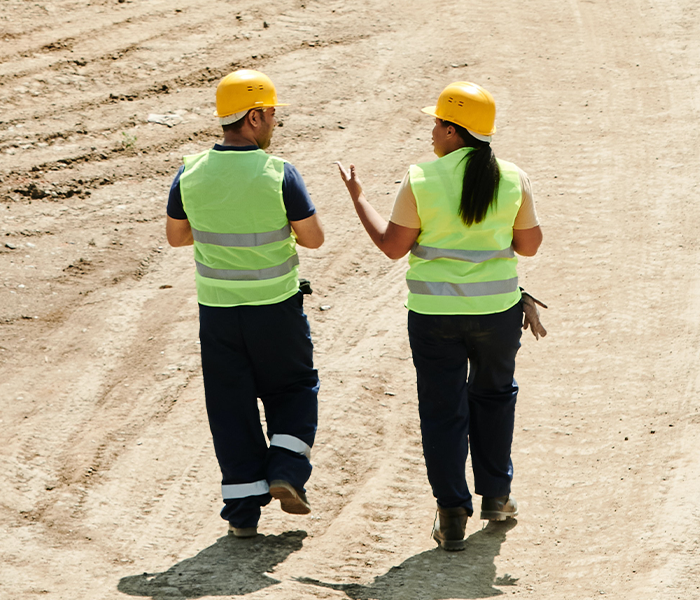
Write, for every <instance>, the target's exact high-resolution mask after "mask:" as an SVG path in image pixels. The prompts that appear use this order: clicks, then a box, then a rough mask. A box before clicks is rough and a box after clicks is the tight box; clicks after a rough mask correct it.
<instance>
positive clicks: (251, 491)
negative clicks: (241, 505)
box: [221, 479, 270, 500]
mask: <svg viewBox="0 0 700 600" xmlns="http://www.w3.org/2000/svg"><path fill="white" fill-rule="evenodd" d="M269 491H270V488H269V486H268V485H267V481H265V480H264V479H261V480H260V481H254V482H253V483H229V484H226V485H222V486H221V495H222V496H223V498H224V500H235V499H238V498H248V497H249V496H262V495H263V494H267V493H268V492H269Z"/></svg>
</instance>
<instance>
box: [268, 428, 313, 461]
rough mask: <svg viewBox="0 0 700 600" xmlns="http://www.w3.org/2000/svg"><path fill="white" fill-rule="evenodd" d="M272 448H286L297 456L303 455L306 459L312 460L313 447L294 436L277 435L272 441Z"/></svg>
mask: <svg viewBox="0 0 700 600" xmlns="http://www.w3.org/2000/svg"><path fill="white" fill-rule="evenodd" d="M270 446H277V447H278V448H285V449H286V450H291V451H292V452H296V453H297V454H303V455H304V456H306V458H308V459H309V460H311V447H310V446H309V445H308V444H307V443H306V442H304V441H303V440H300V439H299V438H298V437H294V436H293V435H287V434H286V433H275V434H274V435H273V436H272V439H271V440H270Z"/></svg>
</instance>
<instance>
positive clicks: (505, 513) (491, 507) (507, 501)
mask: <svg viewBox="0 0 700 600" xmlns="http://www.w3.org/2000/svg"><path fill="white" fill-rule="evenodd" d="M517 516H518V503H517V502H516V501H515V498H512V497H511V496H501V497H500V498H487V497H486V496H484V497H483V498H482V499H481V518H482V519H483V520H484V521H505V520H506V519H512V518H513V517H517Z"/></svg>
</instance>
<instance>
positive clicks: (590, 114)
mask: <svg viewBox="0 0 700 600" xmlns="http://www.w3.org/2000/svg"><path fill="white" fill-rule="evenodd" d="M1 4H2V6H1V9H2V10H1V11H0V283H1V286H0V368H1V375H0V598H2V599H3V600H5V599H7V600H30V599H35V598H43V599H46V600H58V599H65V600H102V599H104V600H116V599H126V598H129V597H135V598H139V597H142V598H153V599H173V600H174V599H181V598H188V599H190V598H220V597H224V598H239V597H245V598H249V599H250V600H259V599H270V600H286V599H321V598H324V599H325V598H328V599H343V598H351V599H356V600H360V599H368V600H369V599H377V600H424V599H425V600H438V599H439V600H447V599H471V598H485V597H490V596H497V595H506V596H508V597H511V596H513V597H524V598H535V599H538V600H577V599H591V598H615V599H621V600H630V599H634V600H660V599H663V600H666V599H676V598H682V599H684V600H686V599H694V598H700V562H699V560H698V556H699V553H700V547H699V546H700V505H699V504H698V497H700V459H699V454H700V446H699V444H700V412H699V407H698V394H699V391H700V378H699V376H698V363H699V362H700V268H699V267H700V244H699V242H698V234H697V228H698V223H700V204H699V203H698V192H699V191H700V190H699V189H698V181H699V179H700V153H699V152H698V148H700V127H698V123H699V122H700V70H699V69H698V65H700V5H698V3H697V2H696V1H695V0H617V1H616V2H603V1H601V0H532V1H529V2H519V3H516V2H511V1H506V0H472V1H470V2H457V1H456V0H403V1H399V0H356V1H354V2H341V1H339V0H327V1H321V0H270V1H267V2H262V1H259V0H249V1H247V2H242V1H240V0H207V1H204V0H190V1H189V2H183V1H181V0H151V1H148V2H136V1H133V0H89V1H88V2H75V1H72V0H54V1H51V2H48V1H44V2H42V1H39V2H27V1H24V0H3V1H2V3H1ZM237 68H255V69H259V70H262V71H264V72H265V73H267V74H268V75H269V76H270V77H271V78H272V79H273V81H274V82H275V83H276V85H277V89H278V92H279V97H280V100H281V101H283V102H288V103H289V104H290V106H288V107H285V108H283V109H282V108H281V109H279V110H278V117H279V120H280V123H279V126H278V128H277V129H276V131H275V135H274V138H273V143H272V146H271V147H270V151H271V152H272V153H274V154H276V155H278V156H281V157H283V158H285V159H287V160H289V161H290V162H292V163H293V164H294V165H295V166H296V167H297V168H298V169H299V171H300V172H301V174H302V175H303V177H304V179H305V181H306V183H307V186H308V189H309V191H310V194H311V196H312V198H313V200H314V202H315V204H316V206H317V208H318V214H319V216H320V217H321V219H322V222H323V224H324V227H325V231H326V243H325V245H324V246H323V247H322V248H321V249H319V250H306V249H304V248H301V249H300V251H299V253H300V259H301V275H302V276H303V277H306V278H308V279H310V280H311V283H312V288H313V295H311V296H307V297H306V298H305V308H306V312H307V313H308V317H309V321H310V324H311V330H312V335H313V339H314V344H315V360H316V364H317V367H318V369H319V372H320V377H321V392H320V398H319V400H320V402H319V426H318V434H317V437H316V443H315V445H314V448H313V456H312V459H313V464H314V471H313V474H312V476H311V479H310V480H309V482H308V485H307V489H308V496H309V500H310V502H311V505H312V513H311V515H309V516H304V517H300V516H293V515H288V514H286V513H283V512H282V511H281V510H280V508H279V503H278V502H274V503H272V504H270V505H269V506H267V507H266V508H265V509H264V510H263V516H262V519H261V522H260V533H261V535H259V536H258V537H257V538H255V539H252V540H238V539H234V538H233V537H228V536H227V534H226V523H225V522H224V521H223V520H221V518H220V517H219V514H218V513H219V510H220V508H221V497H220V473H219V470H218V466H217V463H216V460H215V456H214V451H213V446H212V442H211V436H210V433H209V428H208V424H207V419H206V413H205V406H204V397H203V386H202V375H201V367H200V357H199V344H198V315H197V300H196V294H195V289H194V264H193V260H192V251H191V249H190V248H179V249H172V248H170V247H169V246H168V244H167V242H166V239H165V207H166V202H167V196H168V190H169V186H170V183H171V181H172V179H173V176H174V175H175V173H176V171H177V169H178V167H179V166H180V165H181V157H182V156H183V155H184V154H191V153H195V152H198V151H201V150H204V149H206V148H209V147H211V146H212V145H213V144H214V143H215V142H217V141H219V139H220V128H219V126H218V123H217V120H216V119H215V118H214V116H213V111H214V90H215V87H216V84H217V82H218V80H219V79H220V78H221V77H222V76H224V75H226V74H227V73H229V72H230V71H232V70H234V69H237ZM457 80H467V81H474V82H477V83H479V84H481V85H483V86H484V87H486V88H487V89H488V90H490V91H491V92H492V93H493V95H494V96H495V98H496V102H497V107H498V115H497V127H498V132H497V134H496V136H495V137H494V142H493V147H494V150H495V152H496V155H497V156H498V157H500V158H503V159H506V160H510V161H512V162H515V163H516V164H518V165H519V166H520V167H521V168H522V169H524V170H525V171H526V172H527V173H528V174H529V176H530V178H531V180H532V184H533V190H534V194H535V198H536V204H537V210H538V214H539V217H540V221H541V224H542V228H543V231H544V235H545V241H544V244H543V246H542V248H541V250H540V253H539V254H538V255H537V256H536V257H534V258H526V259H522V260H521V261H520V264H519V273H520V277H521V284H522V285H523V286H524V287H525V288H526V289H527V290H528V291H530V292H531V293H532V294H534V295H535V296H537V297H539V298H541V299H542V300H543V301H545V302H546V303H547V304H548V305H549V309H548V310H543V311H542V312H543V320H544V323H545V326H546V327H547V329H548V330H549V335H548V336H547V337H546V338H545V339H541V340H539V341H536V340H535V339H534V337H532V336H531V335H530V333H529V332H525V334H524V336H523V345H522V349H521V351H520V353H519V359H518V367H517V372H516V378H517V380H518V383H519V385H520V388H521V392H520V395H519V398H518V407H517V415H516V428H515V438H514V445H513V462H514V465H515V478H514V481H513V495H514V496H515V497H516V498H517V499H518V502H519V504H520V515H519V517H518V519H517V521H508V522H506V523H503V524H487V523H485V522H482V521H480V520H479V518H478V509H479V498H478V497H476V498H475V508H476V511H477V512H476V514H475V518H472V519H470V520H469V522H468V524H467V536H468V540H467V548H466V550H465V551H463V552H458V553H447V552H445V551H443V550H441V549H439V548H437V546H436V544H435V543H434V542H433V541H432V540H431V537H430V532H431V528H432V525H433V518H434V514H435V502H434V499H433V497H432V494H431V491H430V487H429V485H428V482H427V477H426V473H425V465H424V461H423V456H422V449H421V440H420V431H419V421H418V411H417V400H416V385H415V372H414V369H413V365H412V362H411V353H410V349H409V346H408V340H407V334H406V317H407V313H406V309H405V308H404V301H405V295H406V286H405V281H404V274H405V271H406V259H401V260H398V261H391V260H389V259H388V258H386V257H384V256H383V255H382V254H381V253H380V252H379V251H378V250H377V249H376V248H375V247H374V246H373V245H372V243H371V241H370V239H369V238H368V236H367V235H366V234H365V232H364V230H363V229H362V227H361V225H360V223H359V220H358V219H357V217H356V215H355V213H354V210H353V207H352V204H351V202H350V199H349V197H348V196H347V193H346V191H345V188H344V186H343V184H342V182H341V180H340V178H339V177H338V174H337V169H336V167H335V165H334V164H333V162H334V161H336V160H342V161H343V162H344V163H346V164H348V163H354V164H355V165H357V169H358V172H359V174H360V177H361V178H362V179H363V181H364V184H365V188H366V191H367V195H368V198H369V200H370V201H371V202H372V203H373V204H374V206H376V207H377V208H378V210H379V211H380V212H381V213H382V214H383V215H384V216H386V217H388V216H389V214H390V210H391V206H392V203H393V200H394V197H395V193H396V191H397V189H398V187H399V186H398V183H399V182H400V180H401V179H402V177H403V175H404V173H405V172H406V169H407V167H408V165H409V164H411V163H416V162H419V161H424V160H430V159H431V157H432V148H431V144H430V141H431V134H430V132H431V129H432V120H431V119H430V117H427V116H426V115H424V114H422V113H421V112H420V108H422V107H424V106H426V105H429V104H433V103H434V102H435V100H436V99H437V96H438V94H439V92H440V91H441V90H442V88H443V87H444V86H446V85H447V84H448V83H450V82H453V81H457ZM470 479H471V478H470Z"/></svg>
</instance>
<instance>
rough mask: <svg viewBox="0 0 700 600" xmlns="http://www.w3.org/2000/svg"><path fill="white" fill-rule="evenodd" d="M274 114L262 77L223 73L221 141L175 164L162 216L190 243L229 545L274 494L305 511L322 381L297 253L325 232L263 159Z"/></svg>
mask: <svg viewBox="0 0 700 600" xmlns="http://www.w3.org/2000/svg"><path fill="white" fill-rule="evenodd" d="M276 106H286V105H283V104H280V103H279V102H277V92H276V90H275V87H274V85H273V83H272V81H271V80H270V79H269V78H268V77H267V76H266V75H264V74H262V73H260V72H258V71H252V70H240V71H236V72H234V73H231V74H229V75H227V76H226V77H224V78H223V79H222V80H221V81H220V83H219V85H218V88H217V91H216V109H217V115H218V117H219V121H220V123H221V125H222V128H223V141H222V142H221V144H216V145H214V148H213V149H211V150H207V151H205V152H202V153H200V154H196V155H192V156H185V157H184V163H185V164H184V166H183V167H181V168H180V171H179V172H178V174H177V176H176V177H175V180H174V181H173V184H172V187H171V190H170V196H169V199H168V209H167V214H168V216H167V226H166V234H167V238H168V242H169V244H170V245H171V246H174V247H178V246H188V245H194V258H195V263H196V275H195V278H196V285H197V299H198V301H199V321H200V340H201V352H202V373H203V376H204V391H205V397H206V406H207V414H208V417H209V426H210V428H211V432H212V436H213V439H214V448H215V451H216V456H217V459H218V461H219V466H220V467H221V473H222V488H221V489H222V495H223V500H224V508H223V509H222V511H221V516H222V518H224V519H225V520H227V521H228V522H229V531H230V532H231V533H232V534H233V535H235V536H236V537H253V536H255V535H257V525H258V520H259V518H260V508H261V507H262V506H265V505H266V504H268V503H269V502H270V500H271V498H276V499H279V500H280V503H281V507H282V510H284V511H285V512H288V513H292V514H308V513H309V512H310V510H311V509H310V506H309V503H308V500H307V499H306V495H305V490H304V484H305V483H306V481H307V480H308V479H309V476H310V475H311V463H310V462H309V458H310V453H311V452H310V451H311V446H312V445H313V442H314V436H315V434H316V423H317V410H318V405H317V394H318V389H319V381H318V374H317V371H316V370H315V369H314V367H313V358H312V352H313V347H312V343H311V336H310V332H309V324H308V321H307V319H306V315H305V314H304V311H303V307H302V293H301V291H300V290H299V277H298V266H297V265H298V263H299V259H298V257H297V254H296V250H295V245H296V244H301V245H302V246H305V247H307V248H318V247H319V246H321V244H323V241H324V235H323V229H322V226H321V222H320V220H319V218H318V216H317V214H316V210H315V208H314V205H313V203H312V202H311V199H310V197H309V194H308V192H307V190H306V186H305V185H304V181H303V179H302V178H301V175H300V174H299V172H298V171H297V170H296V169H295V168H294V167H293V166H292V165H291V164H289V163H287V162H286V161H284V160H283V159H281V158H277V157H275V156H271V155H268V154H267V153H266V152H265V151H264V150H265V148H267V147H268V146H269V145H270V140H271V138H272V132H273V130H274V127H275V125H276V120H275V107H276ZM257 398H260V399H261V401H262V403H263V406H264V409H265V418H266V422H267V436H268V438H269V440H270V444H269V447H268V444H267V442H266V440H265V436H264V434H263V431H262V426H261V423H260V415H259V412H258V405H257Z"/></svg>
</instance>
